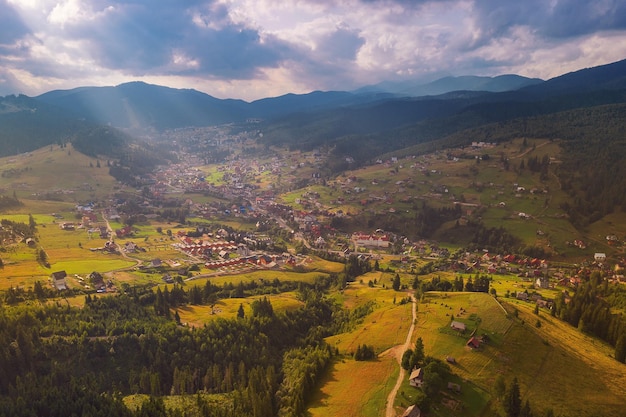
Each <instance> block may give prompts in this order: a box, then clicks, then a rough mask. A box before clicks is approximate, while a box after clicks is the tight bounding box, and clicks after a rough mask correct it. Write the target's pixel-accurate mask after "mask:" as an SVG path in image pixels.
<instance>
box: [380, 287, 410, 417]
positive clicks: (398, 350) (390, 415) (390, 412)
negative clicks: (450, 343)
mask: <svg viewBox="0 0 626 417" xmlns="http://www.w3.org/2000/svg"><path fill="white" fill-rule="evenodd" d="M411 304H412V307H413V309H412V310H413V319H412V320H411V327H409V332H408V334H407V335H406V340H405V341H404V345H399V346H396V347H395V348H392V350H393V353H394V354H395V356H396V359H397V360H398V365H400V363H401V362H402V355H403V354H404V352H405V351H407V350H409V349H411V348H412V346H411V337H412V336H413V330H415V322H416V318H417V301H416V300H415V297H413V295H412V294H411ZM404 376H405V370H404V368H402V367H400V374H399V375H398V380H397V381H396V385H395V386H394V387H393V389H392V390H391V392H390V393H389V396H388V397H387V412H386V413H385V417H395V416H396V411H395V410H394V408H393V403H394V401H395V399H396V394H398V390H399V389H400V385H402V381H403V380H404Z"/></svg>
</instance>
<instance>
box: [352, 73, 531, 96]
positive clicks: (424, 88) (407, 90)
mask: <svg viewBox="0 0 626 417" xmlns="http://www.w3.org/2000/svg"><path fill="white" fill-rule="evenodd" d="M542 82H543V80H541V79H539V78H526V77H522V76H519V75H513V74H508V75H499V76H497V77H478V76H472V75H468V76H462V77H444V78H440V79H438V80H435V81H432V82H429V83H425V84H423V83H418V82H414V81H403V82H383V83H380V84H376V85H372V86H367V87H363V88H360V89H358V90H356V91H355V92H357V93H372V92H379V93H391V94H396V95H400V96H408V97H420V96H436V95H440V94H445V93H449V92H451V91H486V92H491V93H501V92H503V91H512V90H518V89H520V88H522V87H527V86H529V85H535V84H540V83H542Z"/></svg>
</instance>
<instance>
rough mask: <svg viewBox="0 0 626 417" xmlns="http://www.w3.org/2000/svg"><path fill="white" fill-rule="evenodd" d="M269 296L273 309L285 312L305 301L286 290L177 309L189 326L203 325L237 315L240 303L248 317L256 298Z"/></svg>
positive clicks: (296, 307)
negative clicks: (212, 304)
mask: <svg viewBox="0 0 626 417" xmlns="http://www.w3.org/2000/svg"><path fill="white" fill-rule="evenodd" d="M263 297H267V298H268V300H270V302H271V303H272V309H273V310H274V312H284V311H288V310H296V309H298V308H300V307H302V305H303V303H302V302H301V301H298V300H297V299H296V296H295V294H294V293H290V292H286V293H281V294H268V295H263V296H261V295H258V296H254V297H247V298H224V299H221V300H219V301H218V302H217V304H215V307H214V308H213V309H211V307H210V306H194V305H187V306H183V307H179V308H178V309H177V311H178V314H179V315H180V320H181V322H182V323H187V324H188V325H189V326H194V327H198V326H202V325H204V324H205V323H208V322H209V321H211V320H215V319H217V318H224V319H232V318H235V317H237V311H238V310H239V305H243V311H244V314H245V316H246V317H250V315H251V314H252V308H251V307H250V305H251V304H252V302H253V301H254V300H258V299H260V298H263Z"/></svg>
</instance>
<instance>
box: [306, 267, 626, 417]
mask: <svg viewBox="0 0 626 417" xmlns="http://www.w3.org/2000/svg"><path fill="white" fill-rule="evenodd" d="M508 281H509V284H508V285H511V286H512V287H513V286H514V285H518V283H516V282H515V279H513V278H509V280H508ZM502 282H503V283H504V282H506V281H504V280H503V281H502ZM503 285H504V284H503ZM513 288H514V287H513ZM393 294H394V292H393V291H391V290H388V289H382V288H381V287H380V286H378V287H375V288H371V287H368V286H366V285H363V284H358V283H353V284H351V285H350V286H349V287H348V288H347V289H346V291H344V294H343V295H341V296H340V298H339V299H341V300H342V301H343V303H344V305H345V306H347V307H349V308H354V307H356V306H358V305H360V304H362V303H365V302H367V301H374V302H375V303H376V308H375V311H374V312H373V313H371V314H370V315H368V316H367V317H366V318H365V320H363V322H362V323H361V324H360V325H359V326H357V328H356V329H354V330H353V331H351V332H349V333H344V334H341V335H337V336H333V337H331V338H329V339H328V342H329V343H330V344H331V345H332V346H335V347H337V348H338V349H339V352H340V353H341V354H343V355H345V356H343V357H342V358H341V359H339V360H337V361H336V362H335V363H334V365H333V367H332V369H331V370H330V371H329V374H328V375H327V376H326V378H325V379H324V380H323V381H322V383H321V386H320V391H319V392H318V393H317V394H316V395H315V396H314V398H313V400H312V401H311V408H310V413H311V415H312V416H318V415H319V416H321V415H355V416H356V415H368V416H379V415H383V414H384V405H385V400H386V395H385V394H384V392H387V393H388V392H389V390H390V389H391V387H392V386H393V384H394V381H395V379H394V377H396V376H397V372H398V363H397V360H396V359H395V358H396V357H395V355H391V354H389V352H391V351H386V352H384V353H383V354H382V355H379V357H378V359H377V360H375V361H371V362H369V363H363V362H356V361H354V360H352V359H351V357H350V353H351V352H353V351H354V349H355V347H356V346H357V345H359V344H370V345H373V346H374V347H375V348H376V351H377V352H379V353H380V352H381V351H383V350H384V349H386V348H388V347H390V346H394V345H398V344H401V343H402V342H403V341H404V337H406V332H407V330H408V325H409V324H410V323H408V322H407V318H408V317H409V314H410V312H409V311H410V310H409V308H410V307H409V305H408V304H407V305H404V306H395V305H394V304H393V302H391V303H390V304H388V303H389V300H390V297H393ZM395 294H399V293H395ZM502 302H503V303H504V304H500V303H498V302H496V300H495V299H494V298H493V297H492V296H490V295H487V294H484V293H436V292H435V293H427V294H425V296H424V299H423V301H422V302H421V303H420V304H418V316H417V317H418V318H417V329H416V332H415V334H414V338H413V340H415V339H416V338H417V337H421V338H422V340H423V342H424V346H425V351H426V354H427V355H430V356H433V357H435V358H439V359H441V360H445V358H446V357H447V356H452V357H454V358H455V360H456V364H455V365H452V366H451V368H452V372H453V373H454V376H453V377H452V378H451V382H456V383H458V384H459V385H461V387H462V392H461V394H452V393H445V395H444V396H443V399H444V402H442V403H441V404H439V403H436V404H434V407H433V409H432V410H431V413H432V415H435V416H442V417H448V416H450V417H452V416H458V415H464V416H483V415H492V414H493V413H496V412H499V413H502V409H501V408H500V407H501V405H500V403H499V401H498V400H497V399H496V398H494V397H493V392H492V387H493V385H494V381H495V379H496V377H497V376H498V375H503V376H504V377H505V380H506V381H507V383H510V381H511V380H512V378H513V377H514V376H516V377H517V378H518V380H519V381H520V385H521V392H522V397H523V400H524V401H525V400H526V399H528V400H529V401H530V403H531V406H532V407H533V410H536V411H537V412H543V411H544V410H547V409H553V410H554V411H555V413H556V415H560V414H562V415H580V416H593V415H602V416H619V415H621V414H620V413H621V410H622V409H623V407H624V406H626V372H624V370H623V365H620V364H618V363H616V362H615V360H614V359H613V358H612V357H611V355H612V348H610V347H609V346H607V345H606V344H604V343H601V342H599V341H597V340H595V339H593V338H591V337H588V336H586V335H584V334H582V333H580V332H579V331H578V330H577V329H575V328H572V327H571V326H569V325H567V324H565V323H563V322H560V321H558V320H556V319H554V318H552V317H550V316H549V315H548V313H547V312H546V311H543V310H542V311H540V313H539V316H537V315H535V314H534V313H533V309H534V305H533V304H532V303H525V302H518V301H517V300H514V299H502ZM514 310H517V311H518V312H517V316H518V317H517V318H516V317H514V314H513V312H514ZM452 315H454V319H455V320H457V321H461V322H463V323H465V324H466V325H467V330H466V332H465V333H463V334H459V333H458V332H456V331H454V330H452V329H451V328H450V327H449V324H450V321H451V319H452ZM386 319H387V320H389V321H385V320H386ZM537 320H539V321H540V322H541V323H542V324H541V326H540V327H536V322H537ZM474 331H475V332H476V334H477V335H486V336H487V337H488V342H487V343H485V344H484V345H483V346H482V347H481V348H480V349H477V350H472V349H469V348H468V347H466V342H467V340H468V339H469V337H470V335H471V334H472V332H474ZM415 396H416V389H415V388H413V387H411V386H409V384H408V379H407V380H405V382H404V383H403V385H402V387H401V388H400V391H399V393H398V396H397V397H396V402H395V405H396V407H397V408H396V409H397V410H400V409H404V408H406V407H407V406H408V405H410V404H412V402H413V401H415V398H416V397H415ZM564 399H569V400H567V401H565V400H564Z"/></svg>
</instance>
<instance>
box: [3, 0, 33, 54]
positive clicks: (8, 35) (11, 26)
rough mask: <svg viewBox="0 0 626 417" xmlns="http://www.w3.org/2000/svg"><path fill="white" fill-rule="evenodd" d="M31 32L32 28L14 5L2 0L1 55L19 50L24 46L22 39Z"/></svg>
mask: <svg viewBox="0 0 626 417" xmlns="http://www.w3.org/2000/svg"><path fill="white" fill-rule="evenodd" d="M29 34H30V30H29V29H28V27H27V26H26V25H25V24H24V22H22V19H21V18H20V16H19V15H18V14H17V13H16V12H15V10H14V9H13V7H12V6H10V5H9V4H8V3H7V2H6V0H0V56H7V55H12V54H15V53H16V52H19V50H20V49H22V48H23V45H21V44H20V42H19V41H20V39H22V38H23V37H25V36H27V35H29Z"/></svg>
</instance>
